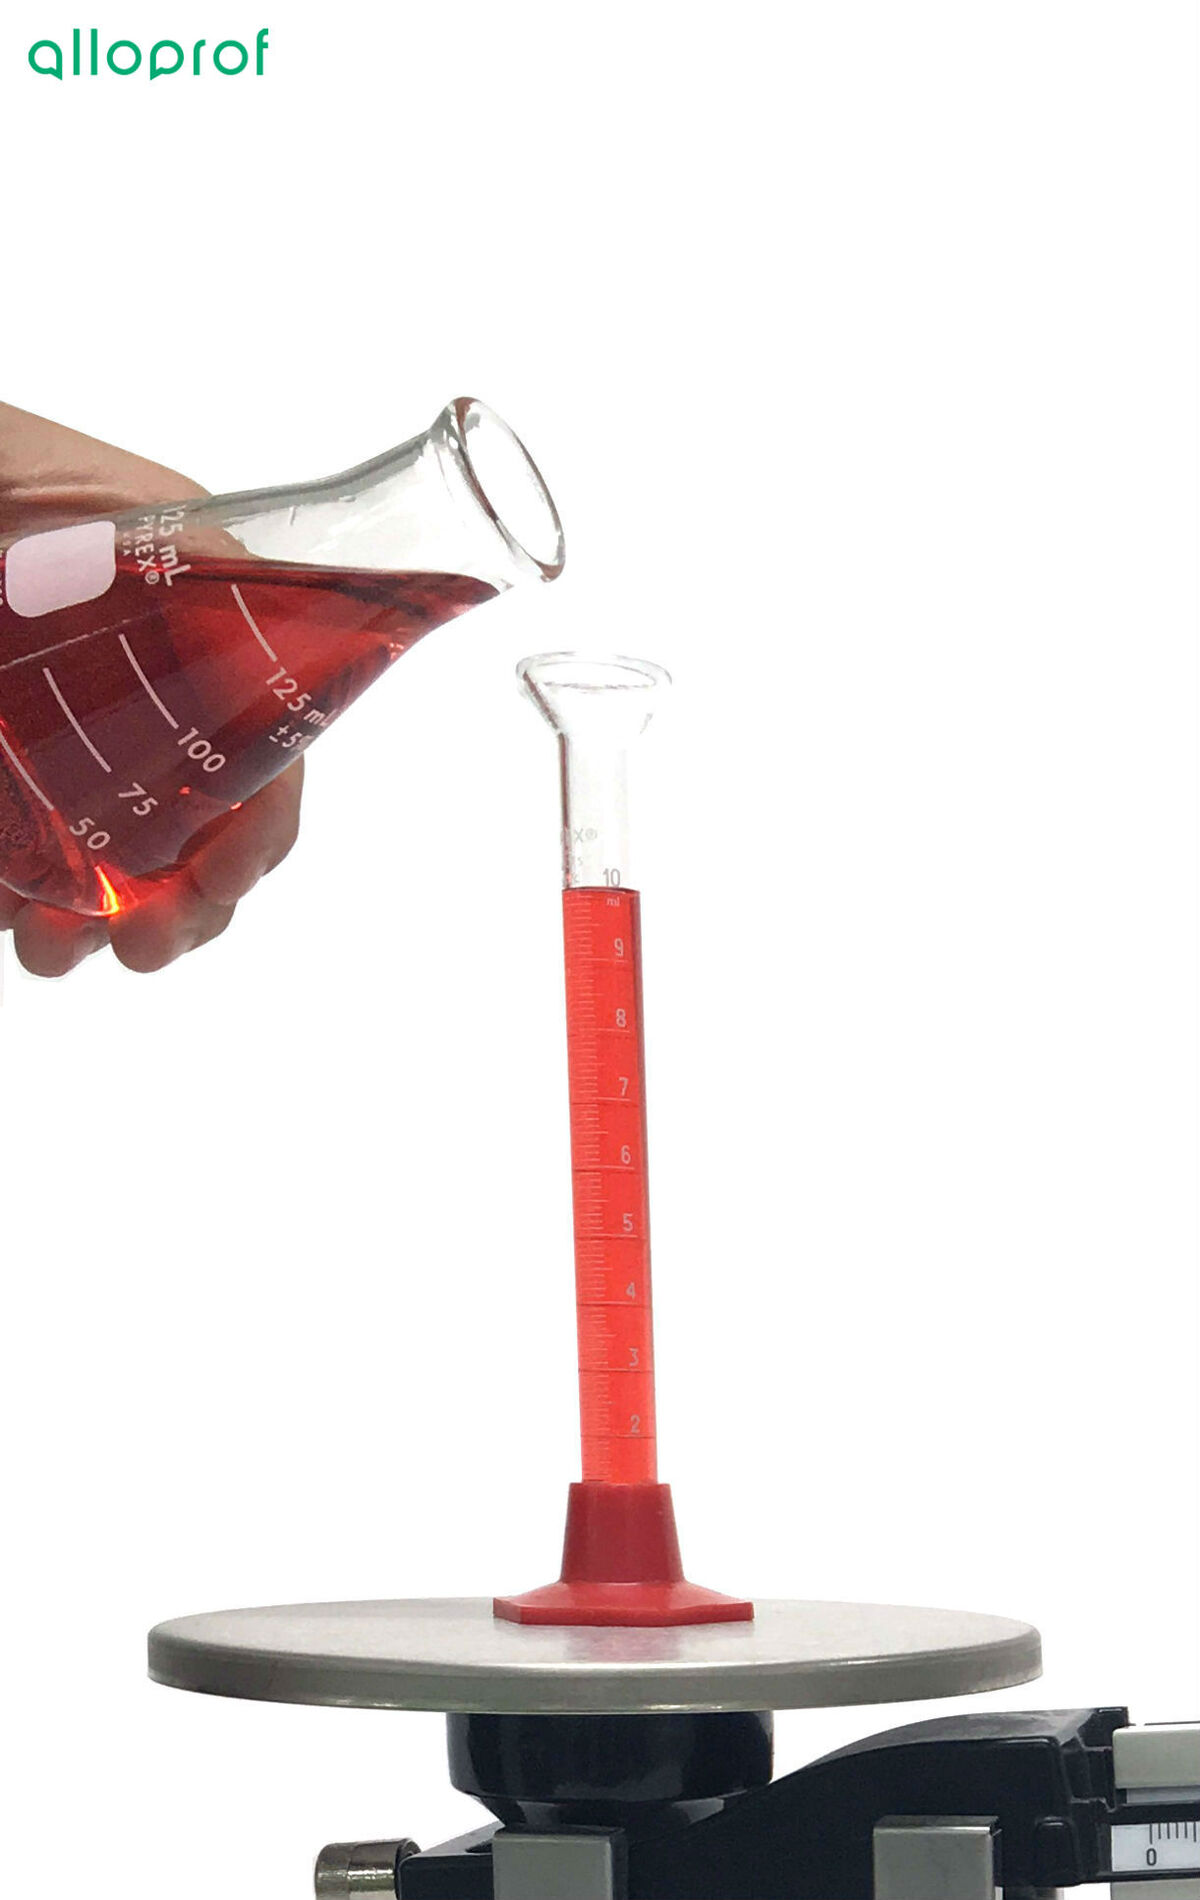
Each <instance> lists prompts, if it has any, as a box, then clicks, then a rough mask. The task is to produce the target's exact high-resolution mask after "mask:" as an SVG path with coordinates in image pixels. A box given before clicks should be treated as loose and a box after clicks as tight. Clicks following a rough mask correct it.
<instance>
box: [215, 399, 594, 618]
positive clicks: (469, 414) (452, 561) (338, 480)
mask: <svg viewBox="0 0 1200 1900" xmlns="http://www.w3.org/2000/svg"><path fill="white" fill-rule="evenodd" d="M188 513H189V517H190V525H192V526H193V527H195V528H201V529H202V528H204V527H205V526H207V525H208V520H209V519H211V521H212V524H213V525H214V526H216V525H218V524H219V526H220V527H221V528H222V529H223V530H224V531H225V532H226V533H227V534H230V535H233V536H234V537H235V538H236V539H237V541H239V542H240V543H241V545H242V546H243V547H244V548H245V549H246V551H247V552H248V553H249V554H251V555H254V556H256V557H257V558H259V559H262V560H273V561H295V562H302V563H305V564H307V565H316V566H327V567H338V568H353V569H361V570H366V571H379V572H391V573H414V572H424V573H445V574H467V575H471V576H473V577H474V578H475V579H478V580H482V581H486V582H487V583H488V584H489V585H490V586H492V587H495V588H497V589H503V588H508V587H513V586H515V585H516V584H517V583H518V582H520V581H525V580H553V579H554V578H555V577H556V576H557V575H558V574H559V573H560V572H561V571H562V565H563V558H564V548H563V534H562V525H561V523H560V521H559V518H558V511H557V509H556V508H555V506H554V502H553V500H552V499H551V496H550V492H549V490H548V489H547V487H546V484H545V482H544V481H543V480H542V477H541V475H540V474H539V472H538V470H537V467H536V466H535V464H534V462H533V460H532V458H531V457H530V455H529V454H528V452H527V450H526V449H525V448H524V446H523V445H522V443H521V442H520V441H519V440H518V438H517V437H516V436H515V435H514V434H513V432H512V431H511V429H509V428H508V426H507V425H506V424H505V423H504V422H502V421H501V420H500V418H499V417H498V416H497V415H495V414H494V413H493V411H491V410H490V409H488V408H487V407H486V406H485V405H484V404H483V403H480V402H476V401H474V400H473V399H472V398H470V397H465V396H460V397H457V398H456V399H455V400H454V401H453V402H451V403H448V404H447V405H446V407H445V409H443V410H442V412H441V414H440V415H439V416H438V417H437V418H436V420H435V421H434V423H433V425H432V427H431V428H429V429H427V430H426V431H425V432H424V434H423V435H419V436H414V437H413V438H412V440H411V441H409V442H404V443H401V445H400V446H399V447H398V448H395V449H392V450H390V451H389V452H388V453H387V454H386V455H381V456H378V457H376V459H375V460H374V461H370V462H364V463H363V464H362V465H361V466H360V467H358V468H353V469H349V470H348V471H347V472H346V473H345V474H342V475H334V476H330V477H329V478H328V479H327V480H324V481H318V482H309V483H306V484H304V485H303V486H302V487H297V488H290V489H273V490H272V489H266V490H261V491H257V492H255V493H253V494H246V495H227V496H223V497H220V498H218V499H217V500H215V501H211V502H200V503H197V504H194V505H193V507H190V508H189V510H188ZM206 518H207V519H206Z"/></svg>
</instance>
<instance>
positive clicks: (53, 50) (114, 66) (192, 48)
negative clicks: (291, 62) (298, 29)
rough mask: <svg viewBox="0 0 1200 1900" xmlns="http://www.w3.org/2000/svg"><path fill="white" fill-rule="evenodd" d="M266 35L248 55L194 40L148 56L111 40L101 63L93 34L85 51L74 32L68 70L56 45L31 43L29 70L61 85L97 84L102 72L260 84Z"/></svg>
mask: <svg viewBox="0 0 1200 1900" xmlns="http://www.w3.org/2000/svg"><path fill="white" fill-rule="evenodd" d="M269 33H270V28H269V27H265V26H263V27H260V28H259V30H258V33H257V35H256V37H255V39H254V43H253V51H251V48H250V47H249V46H247V45H245V44H244V43H243V42H242V41H241V40H217V41H216V42H215V43H212V44H211V46H210V42H209V41H208V40H193V41H191V42H190V44H188V45H186V46H185V44H184V42H183V41H181V40H155V42H154V44H153V46H152V47H151V48H150V50H149V52H148V53H143V51H142V48H141V47H140V46H139V44H138V42H137V41H136V40H113V42H112V44H111V45H110V46H109V47H107V48H106V49H105V52H104V57H103V60H101V55H100V34H99V31H98V30H97V28H96V27H94V26H93V27H91V28H89V29H88V37H87V43H86V46H85V44H84V36H83V28H82V27H78V26H77V27H76V28H75V29H74V31H73V32H72V34H71V49H70V62H69V64H68V60H67V55H66V54H65V53H64V51H63V49H62V47H61V46H60V45H59V43H58V41H57V40H36V41H35V42H34V44H33V45H32V46H31V47H30V49H29V64H30V65H31V66H32V68H33V70H34V72H35V73H37V74H38V75H39V76H40V77H41V78H42V79H65V78H67V77H68V75H69V76H70V77H71V78H73V79H80V78H83V77H85V76H86V77H88V78H91V79H97V78H99V77H100V75H101V73H103V72H110V73H115V74H116V76H117V78H118V79H131V78H132V77H133V75H134V73H137V72H143V73H146V74H147V75H148V76H149V77H150V78H151V79H169V78H171V76H172V75H173V74H175V73H187V74H189V75H190V76H191V77H193V78H196V79H198V78H199V77H200V75H201V74H202V73H205V72H217V73H223V74H224V75H225V77H226V78H227V79H232V78H234V77H236V75H237V74H238V73H244V72H246V71H247V70H248V69H252V70H253V72H254V73H255V75H256V76H257V77H258V78H259V79H261V78H262V76H263V70H264V67H265V64H266V57H267V38H268V35H269Z"/></svg>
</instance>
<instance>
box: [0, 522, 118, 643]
mask: <svg viewBox="0 0 1200 1900" xmlns="http://www.w3.org/2000/svg"><path fill="white" fill-rule="evenodd" d="M116 577H117V537H116V526H115V524H114V523H113V522H111V521H81V522H80V523H79V524H78V526H77V527H74V528H49V529H47V531H46V533H45V534H27V535H26V536H25V538H24V540H23V541H17V542H14V544H13V546H12V547H11V548H9V550H8V553H7V555H6V556H5V559H4V579H5V593H6V595H7V597H8V604H9V606H10V607H11V608H12V610H13V612H14V613H15V614H20V616H21V618H22V620H34V619H36V618H37V617H38V615H39V614H52V613H57V612H58V610H59V609H60V608H61V607H78V606H80V605H81V603H82V602H83V601H85V600H99V598H100V596H101V594H107V592H108V590H109V588H110V587H111V586H112V584H113V582H114V580H115V579H116Z"/></svg>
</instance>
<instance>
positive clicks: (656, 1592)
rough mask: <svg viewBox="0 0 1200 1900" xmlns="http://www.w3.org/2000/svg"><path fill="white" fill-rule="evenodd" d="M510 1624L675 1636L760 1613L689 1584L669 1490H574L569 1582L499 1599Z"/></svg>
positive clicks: (565, 1574)
mask: <svg viewBox="0 0 1200 1900" xmlns="http://www.w3.org/2000/svg"><path fill="white" fill-rule="evenodd" d="M493 1608H494V1610H495V1613H496V1615H497V1616H500V1617H504V1618H505V1619H506V1620H507V1621H508V1622H510V1623H566V1624H577V1625H592V1626H593V1627H594V1626H597V1625H600V1626H603V1627H615V1626H617V1625H623V1626H625V1627H626V1628H633V1629H670V1628H675V1627H678V1626H679V1625H681V1624H685V1623H745V1622H749V1620H750V1619H751V1618H752V1617H753V1615H754V1605H753V1604H752V1603H746V1602H743V1601H742V1600H741V1599H740V1598H738V1597H727V1596H722V1595H721V1593H720V1591H719V1590H705V1589H704V1588H702V1586H701V1585H700V1584H697V1583H689V1582H688V1581H687V1578H686V1577H685V1576H684V1574H683V1564H682V1562H681V1560H680V1556H679V1537H678V1534H677V1532H676V1529H675V1508H674V1505H673V1504H672V1502H671V1487H670V1485H667V1484H573V1485H572V1486H571V1493H570V1497H569V1499H568V1502H567V1534H566V1538H565V1540H564V1544H563V1566H562V1576H561V1577H560V1579H559V1581H558V1582H557V1583H548V1584H545V1585H544V1586H543V1587H542V1589H540V1590H529V1591H526V1592H525V1594H524V1595H523V1596H519V1597H497V1598H496V1600H495V1603H494V1605H493Z"/></svg>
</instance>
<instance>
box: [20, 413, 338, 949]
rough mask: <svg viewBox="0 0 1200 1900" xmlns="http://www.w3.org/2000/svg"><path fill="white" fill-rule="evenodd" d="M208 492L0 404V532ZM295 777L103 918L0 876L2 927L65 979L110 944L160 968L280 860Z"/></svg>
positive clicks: (289, 837)
mask: <svg viewBox="0 0 1200 1900" xmlns="http://www.w3.org/2000/svg"><path fill="white" fill-rule="evenodd" d="M205 492H206V491H205V490H204V489H203V488H198V487H197V486H196V484H195V483H194V482H189V481H186V480H185V479H184V477H183V476H182V475H176V474H175V473H174V472H173V471H172V470H171V469H168V468H160V467H159V466H158V465H157V463H154V462H145V461H143V460H142V458H141V457H140V456H138V455H129V454H127V453H126V451H125V450H124V449H113V448H109V447H108V446H107V444H106V443H103V442H95V441H93V440H92V438H91V437H90V436H86V435H77V434H76V432H75V431H74V430H73V429H63V428H60V427H59V425H58V424H57V423H54V422H44V421H43V420H42V418H41V417H40V416H31V415H27V414H26V412H25V411H24V410H22V409H13V408H11V407H10V406H9V405H8V404H7V403H0V539H4V538H7V537H8V536H10V535H14V534H19V533H21V532H22V531H27V532H30V533H34V532H36V531H37V529H38V528H39V527H41V526H43V525H44V524H46V523H47V522H49V521H51V520H54V519H55V518H56V517H59V516H62V515H63V514H81V515H82V514H88V515H105V514H108V513H114V514H115V513H119V512H120V511H121V510H122V509H125V508H131V507H135V506H136V505H137V503H138V502H143V501H177V500H178V501H182V500H185V499H187V498H189V497H192V496H196V495H203V494H204V493H205ZM303 782H304V766H303V763H302V762H298V763H297V764H296V765H294V766H292V767H291V768H290V769H289V770H288V771H286V772H284V773H283V774H282V775H281V776H280V777H279V778H277V779H275V780H273V781H272V783H271V784H270V785H267V786H264V788H263V790H262V791H261V792H259V793H258V794H257V796H256V797H254V798H250V799H247V801H246V803H245V804H244V805H243V806H241V808H240V809H239V810H238V811H234V812H230V813H229V814H228V815H227V816H226V817H224V818H221V819H218V820H217V821H216V822H215V823H214V824H212V825H209V826H208V827H207V828H206V830H205V831H204V833H203V834H202V837H201V841H200V842H199V844H198V845H197V846H196V847H195V848H194V849H193V850H192V851H190V852H189V854H188V858H187V862H186V864H184V865H182V866H181V867H180V868H179V870H177V871H175V872H173V873H172V874H171V875H170V877H168V878H165V879H164V880H163V882H162V884H161V885H160V886H159V887H158V889H156V890H155V891H154V892H153V893H152V895H151V896H150V897H148V898H147V899H145V901H144V902H142V903H140V904H138V905H137V906H136V907H135V908H134V909H133V910H131V911H129V912H128V913H127V914H125V915H123V916H120V917H114V918H113V919H112V920H111V922H110V921H107V920H104V919H101V918H96V917H79V916H76V915H75V914H74V913H73V912H70V911H63V910H55V909H53V908H52V907H51V906H50V905H48V904H35V903H31V902H30V901H29V900H28V899H27V898H24V897H19V896H18V895H17V894H16V893H15V892H14V891H10V890H7V889H6V888H5V887H4V885H3V884H0V930H11V931H12V933H13V940H14V942H15V944H16V949H17V955H18V956H19V957H20V959H21V962H22V963H23V964H24V965H25V968H26V969H27V970H31V971H32V972H33V974H34V975H35V976H64V975H65V974H66V972H67V971H68V970H72V969H74V967H75V965H76V964H77V963H81V962H82V961H83V959H84V957H86V956H90V955H91V953H92V952H93V951H94V950H100V949H103V947H104V945H105V944H109V943H111V945H112V948H113V950H114V952H115V953H116V955H117V957H118V958H119V959H120V961H121V962H122V963H123V964H124V965H125V967H126V968H127V969H130V970H142V971H149V970H161V969H162V968H163V966H164V965H165V964H168V963H172V962H173V961H174V960H175V958H176V957H179V956H182V955H183V954H184V952H185V951H188V950H196V949H198V948H199V947H200V945H201V944H204V943H211V942H212V939H213V938H214V937H219V936H220V934H221V932H222V931H223V930H224V929H226V927H227V926H228V924H229V922H230V920H231V919H232V917H233V913H234V910H235V908H236V906H237V904H238V903H239V902H240V900H241V899H242V898H243V897H245V895H246V893H247V892H248V891H250V890H252V889H253V887H254V885H255V884H257V883H258V880H259V878H260V877H262V876H263V875H264V873H265V872H267V871H273V870H274V869H275V866H276V865H277V864H280V863H282V861H283V859H284V858H285V857H286V856H287V854H288V852H289V851H290V850H291V848H292V846H293V844H294V843H295V841H296V833H297V829H298V827H299V822H300V792H301V787H302V785H303Z"/></svg>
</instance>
